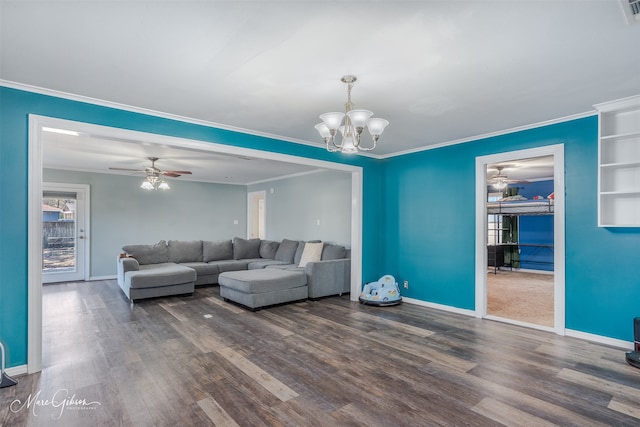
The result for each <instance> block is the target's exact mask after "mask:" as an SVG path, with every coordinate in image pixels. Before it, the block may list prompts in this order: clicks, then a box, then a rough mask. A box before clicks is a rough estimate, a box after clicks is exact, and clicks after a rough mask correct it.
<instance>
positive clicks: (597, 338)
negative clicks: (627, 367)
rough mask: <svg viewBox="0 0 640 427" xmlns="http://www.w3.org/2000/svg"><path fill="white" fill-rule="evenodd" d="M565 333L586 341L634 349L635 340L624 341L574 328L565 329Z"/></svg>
mask: <svg viewBox="0 0 640 427" xmlns="http://www.w3.org/2000/svg"><path fill="white" fill-rule="evenodd" d="M565 335H566V336H568V337H573V338H579V339H581V340H585V341H591V342H595V343H597V344H604V345H610V346H612V347H618V348H623V349H625V350H633V341H624V340H619V339H616V338H609V337H605V336H603V335H595V334H589V333H587V332H580V331H574V330H572V329H567V330H565Z"/></svg>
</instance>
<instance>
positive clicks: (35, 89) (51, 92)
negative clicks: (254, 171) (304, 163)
mask: <svg viewBox="0 0 640 427" xmlns="http://www.w3.org/2000/svg"><path fill="white" fill-rule="evenodd" d="M0 86H2V87H7V88H11V89H17V90H22V91H25V92H32V93H37V94H40V95H47V96H53V97H56V98H62V99H67V100H70V101H77V102H83V103H87V104H92V105H99V106H101V107H108V108H115V109H118V110H124V111H130V112H132V113H139V114H145V115H147V116H154V117H161V118H164V119H170V120H176V121H180V122H184V123H191V124H195V125H200V126H206V127H210V128H215V129H222V130H228V131H232V132H237V133H243V134H245V135H251V136H257V137H260V138H268V139H276V140H279V141H285V142H292V143H295V144H301V145H306V146H308V147H313V148H317V149H324V147H323V146H322V145H320V144H319V143H316V142H311V141H306V140H303V139H297V138H289V137H286V136H282V135H275V134H271V133H266V132H260V131H256V130H251V129H245V128H241V127H236V126H229V125H224V124H222V123H216V122H210V121H208V120H202V119H194V118H191V117H185V116H180V115H177V114H171V113H165V112H162V111H156V110H151V109H148V108H142V107H135V106H132V105H127V104H121V103H118V102H113V101H106V100H103V99H98V98H92V97H89V96H84V95H76V94H73V93H68V92H63V91H59V90H55V89H47V88H43V87H39V86H33V85H29V84H25V83H19V82H14V81H10V80H3V79H0ZM353 154H356V155H359V156H364V157H373V158H376V157H378V156H376V155H372V154H369V153H364V152H358V153H353Z"/></svg>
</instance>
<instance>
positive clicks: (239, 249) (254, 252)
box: [233, 237, 260, 259]
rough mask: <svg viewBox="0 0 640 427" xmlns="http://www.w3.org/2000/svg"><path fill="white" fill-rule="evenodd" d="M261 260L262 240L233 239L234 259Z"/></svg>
mask: <svg viewBox="0 0 640 427" xmlns="http://www.w3.org/2000/svg"><path fill="white" fill-rule="evenodd" d="M251 258H260V239H249V240H247V239H243V238H241V237H234V238H233V259H251Z"/></svg>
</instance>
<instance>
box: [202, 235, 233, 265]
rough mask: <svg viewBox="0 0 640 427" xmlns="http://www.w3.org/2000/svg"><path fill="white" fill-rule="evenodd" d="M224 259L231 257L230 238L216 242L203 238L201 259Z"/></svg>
mask: <svg viewBox="0 0 640 427" xmlns="http://www.w3.org/2000/svg"><path fill="white" fill-rule="evenodd" d="M225 259H233V244H232V243H231V240H222V241H218V242H210V241H206V240H205V241H204V242H202V261H204V262H209V261H219V260H225Z"/></svg>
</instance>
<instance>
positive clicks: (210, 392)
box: [0, 281, 640, 427]
mask: <svg viewBox="0 0 640 427" xmlns="http://www.w3.org/2000/svg"><path fill="white" fill-rule="evenodd" d="M43 305H44V328H43V335H44V337H43V350H44V352H43V370H42V372H40V373H38V374H34V375H22V376H18V377H16V379H18V380H19V384H18V385H17V386H14V387H9V388H4V389H0V424H1V425H3V426H25V425H29V426H31V425H33V426H55V425H59V426H65V427H66V426H121V425H122V426H190V425H196V426H209V425H219V426H233V425H241V426H261V425H269V426H328V425H329V426H330V425H353V426H356V425H358V426H402V425H407V426H431V425H447V426H463V425H467V426H489V425H501V424H504V425H512V426H520V425H522V426H525V425H527V426H543V425H560V426H570V425H575V426H592V425H593V426H595V425H602V426H605V425H606V426H621V425H639V424H640V370H638V369H635V368H633V367H630V366H628V365H627V364H626V363H625V361H624V350H621V349H617V348H611V347H607V346H603V345H598V344H593V343H589V342H586V341H582V340H578V339H573V338H567V337H560V336H557V335H554V334H551V333H546V332H541V331H536V330H531V329H526V328H521V327H517V326H513V325H508V324H502V323H498V322H492V321H488V320H478V319H476V318H472V317H466V316H462V315H457V314H452V313H448V312H442V311H438V310H433V309H428V308H424V307H419V306H415V305H410V304H402V305H400V306H395V307H386V308H381V307H370V306H363V305H360V304H358V303H354V302H351V301H349V299H348V297H346V296H345V297H333V298H326V299H322V300H320V301H317V302H310V301H309V302H303V303H296V304H289V305H283V306H278V307H272V308H268V309H263V310H260V311H257V312H255V313H254V312H250V311H247V310H244V309H242V308H239V307H237V306H235V305H233V304H229V303H225V302H223V301H222V300H221V299H220V296H219V290H218V288H217V287H209V288H199V289H197V290H196V293H195V295H194V296H191V297H172V298H161V299H154V300H147V301H143V302H140V303H138V304H135V305H131V304H129V303H128V302H127V301H126V299H125V298H124V297H123V295H122V293H121V292H120V289H119V288H118V286H117V284H116V283H115V282H114V281H101V282H89V283H66V284H58V285H47V286H45V288H44V303H43Z"/></svg>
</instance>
